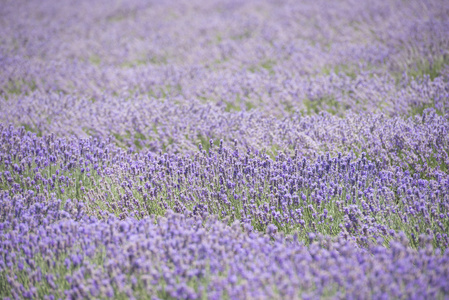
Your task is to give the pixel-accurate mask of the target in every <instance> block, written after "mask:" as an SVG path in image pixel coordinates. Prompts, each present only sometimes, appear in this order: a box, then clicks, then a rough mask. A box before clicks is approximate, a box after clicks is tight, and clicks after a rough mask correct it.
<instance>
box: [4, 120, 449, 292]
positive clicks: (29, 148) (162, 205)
mask: <svg viewBox="0 0 449 300" xmlns="http://www.w3.org/2000/svg"><path fill="white" fill-rule="evenodd" d="M446 126H447V122H446ZM1 144H2V150H1V151H2V152H1V156H0V157H1V172H2V173H1V177H0V179H1V181H0V182H1V183H0V185H1V189H2V190H3V192H2V200H1V201H2V203H1V206H2V214H1V216H0V217H1V223H0V225H1V228H0V230H1V233H2V243H1V251H2V260H1V268H2V269H1V276H2V277H1V280H0V282H1V285H2V286H1V288H0V289H1V290H2V291H4V292H2V293H3V296H9V297H11V296H12V297H15V298H17V297H19V298H20V297H29V298H42V297H44V296H48V297H50V298H52V297H56V298H57V297H71V298H82V297H86V298H89V297H110V296H112V295H114V297H118V298H120V297H122V298H127V297H131V296H133V297H137V298H141V297H143V296H144V295H152V296H157V297H160V298H170V297H173V298H185V299H196V298H201V297H206V298H218V299H221V298H223V297H230V298H294V297H308V296H310V297H317V296H319V297H323V296H332V297H341V298H346V297H354V298H364V297H368V296H369V297H375V298H381V297H407V298H409V297H437V296H443V295H445V294H446V293H448V292H449V291H448V290H446V289H447V286H446V284H445V283H446V282H447V280H448V279H449V269H448V265H449V261H448V259H449V250H446V249H449V248H448V246H449V238H448V235H447V232H448V231H449V199H448V197H449V194H448V193H447V191H448V189H449V175H448V174H447V172H442V171H440V170H438V169H436V170H434V171H433V172H429V173H426V176H425V178H424V177H423V176H421V175H420V173H419V172H414V171H411V170H409V168H405V170H404V169H403V168H402V167H400V166H397V167H395V168H392V167H391V166H390V164H388V163H386V162H382V161H380V160H378V159H376V160H371V159H369V158H367V156H366V154H365V153H364V152H363V153H362V154H360V155H359V157H356V156H355V155H354V154H351V155H344V156H343V155H341V154H340V155H337V156H336V157H331V156H329V155H323V156H320V157H318V158H317V159H316V160H310V159H307V158H305V157H304V156H303V155H302V154H300V153H296V155H294V156H288V155H285V154H279V155H278V156H277V157H276V158H275V159H274V160H273V159H271V158H270V157H269V156H268V155H266V154H265V153H258V152H251V151H246V152H242V151H241V150H239V148H238V147H236V145H233V146H232V147H226V146H224V145H223V143H220V145H219V146H215V145H214V144H213V141H210V145H209V149H208V151H206V150H204V149H202V146H200V149H199V150H198V151H197V153H196V154H195V155H193V156H191V157H190V156H188V155H179V156H178V155H169V154H167V153H164V154H160V155H156V154H153V153H152V152H146V153H133V152H132V151H124V150H122V149H121V148H118V147H117V146H116V145H115V144H113V143H111V142H110V141H108V140H99V139H93V138H90V139H75V138H74V139H59V138H56V137H55V136H54V135H49V136H44V137H42V138H40V137H37V136H36V135H35V134H33V133H30V132H26V131H25V130H24V129H23V128H19V129H15V128H14V127H13V126H9V127H3V128H2V132H1ZM431 149H432V148H431ZM439 149H440V150H437V152H438V153H440V152H441V151H445V150H444V149H442V148H439ZM430 151H434V150H430ZM157 216H159V217H157ZM217 218H218V219H217ZM220 220H221V221H220ZM227 225H232V226H231V227H229V226H227ZM306 245H308V246H306ZM393 278H394V281H393ZM361 287H363V288H361Z"/></svg>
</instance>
